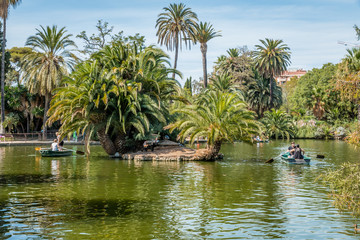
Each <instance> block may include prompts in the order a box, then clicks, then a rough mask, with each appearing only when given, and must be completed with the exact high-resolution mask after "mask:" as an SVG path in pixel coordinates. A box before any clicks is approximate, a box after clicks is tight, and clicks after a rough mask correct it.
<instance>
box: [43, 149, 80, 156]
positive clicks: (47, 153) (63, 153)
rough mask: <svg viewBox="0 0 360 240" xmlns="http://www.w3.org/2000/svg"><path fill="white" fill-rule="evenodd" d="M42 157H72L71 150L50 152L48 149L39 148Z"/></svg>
mask: <svg viewBox="0 0 360 240" xmlns="http://www.w3.org/2000/svg"><path fill="white" fill-rule="evenodd" d="M39 152H40V153H41V156H42V157H66V156H71V155H73V152H74V151H73V150H69V149H63V150H61V151H52V150H51V149H50V148H41V149H40V150H39Z"/></svg>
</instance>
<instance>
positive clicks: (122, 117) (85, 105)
mask: <svg viewBox="0 0 360 240" xmlns="http://www.w3.org/2000/svg"><path fill="white" fill-rule="evenodd" d="M168 65H169V63H168V56H167V55H166V54H165V53H164V52H163V51H162V50H160V49H157V48H154V47H152V46H150V47H147V48H145V49H142V48H139V47H138V46H137V44H136V43H134V44H132V45H129V44H122V43H121V42H119V43H116V44H112V45H109V46H105V47H104V49H102V50H101V51H99V52H98V53H97V54H94V55H92V56H91V58H90V59H89V60H88V61H85V62H83V63H81V64H79V65H78V66H77V67H76V68H75V70H74V72H73V73H72V74H71V76H70V77H67V78H65V79H64V81H65V82H64V85H63V86H62V87H60V88H58V89H57V93H56V95H55V96H54V98H53V100H52V102H51V108H50V110H49V113H50V118H49V123H53V122H55V121H57V120H61V123H62V126H61V128H60V131H61V132H62V134H71V133H73V132H74V131H77V132H82V133H86V136H87V140H86V142H87V143H88V139H90V138H91V137H92V136H93V135H94V134H97V136H98V138H99V141H100V143H101V145H102V147H103V148H104V150H105V152H106V153H107V154H109V155H113V154H115V153H116V152H118V153H121V154H122V153H125V152H126V151H127V150H128V149H127V148H126V142H127V139H130V140H140V139H143V138H144V137H145V136H146V134H148V133H149V132H150V129H151V127H152V126H153V125H155V124H158V123H161V124H163V125H165V124H166V121H167V119H166V115H168V113H167V111H168V110H167V106H166V102H168V101H166V100H171V99H172V97H173V95H175V94H177V90H178V89H177V88H178V87H179V84H178V83H177V82H176V81H175V80H173V79H169V77H168V75H169V73H170V72H173V70H172V69H170V68H167V66H168ZM179 89H180V88H179ZM87 146H88V144H87ZM87 149H89V148H88V147H87ZM87 152H88V153H89V151H87Z"/></svg>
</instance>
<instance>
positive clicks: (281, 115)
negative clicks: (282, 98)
mask: <svg viewBox="0 0 360 240" xmlns="http://www.w3.org/2000/svg"><path fill="white" fill-rule="evenodd" d="M262 123H263V124H264V126H265V132H266V135H267V136H269V137H275V139H278V138H279V136H281V137H282V138H287V139H290V138H291V137H294V136H295V133H296V129H295V125H294V123H293V121H292V119H291V116H290V115H289V114H287V113H285V112H283V111H281V110H275V109H272V110H271V111H267V112H265V114H264V118H263V119H262Z"/></svg>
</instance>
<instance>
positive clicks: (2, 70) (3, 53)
mask: <svg viewBox="0 0 360 240" xmlns="http://www.w3.org/2000/svg"><path fill="white" fill-rule="evenodd" d="M3 27H4V29H3V39H2V40H3V42H2V56H1V121H0V133H5V129H4V127H3V122H4V121H5V47H6V18H4V19H3Z"/></svg>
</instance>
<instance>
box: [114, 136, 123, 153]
mask: <svg viewBox="0 0 360 240" xmlns="http://www.w3.org/2000/svg"><path fill="white" fill-rule="evenodd" d="M125 142H126V134H124V133H122V132H121V133H119V134H118V135H117V136H116V138H115V148H116V151H117V152H118V153H120V154H124V153H126V146H125Z"/></svg>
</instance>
